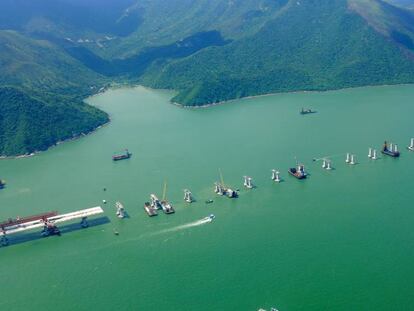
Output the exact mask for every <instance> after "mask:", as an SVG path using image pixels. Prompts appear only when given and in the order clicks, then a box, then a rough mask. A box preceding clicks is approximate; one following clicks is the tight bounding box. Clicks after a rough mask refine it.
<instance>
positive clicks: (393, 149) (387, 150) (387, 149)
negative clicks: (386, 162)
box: [381, 141, 400, 158]
mask: <svg viewBox="0 0 414 311" xmlns="http://www.w3.org/2000/svg"><path fill="white" fill-rule="evenodd" d="M381 152H382V153H383V154H385V155H387V156H390V157H393V158H398V157H399V156H400V152H399V151H398V147H397V145H395V144H392V143H390V144H388V143H387V142H386V141H385V142H384V145H383V147H382V150H381Z"/></svg>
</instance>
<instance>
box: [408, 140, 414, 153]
mask: <svg viewBox="0 0 414 311" xmlns="http://www.w3.org/2000/svg"><path fill="white" fill-rule="evenodd" d="M408 149H409V150H411V151H414V138H411V142H410V145H409V146H408Z"/></svg>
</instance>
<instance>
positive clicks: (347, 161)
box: [345, 153, 351, 163]
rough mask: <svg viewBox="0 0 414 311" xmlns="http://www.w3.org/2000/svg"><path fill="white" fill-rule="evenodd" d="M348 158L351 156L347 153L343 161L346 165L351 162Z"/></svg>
mask: <svg viewBox="0 0 414 311" xmlns="http://www.w3.org/2000/svg"><path fill="white" fill-rule="evenodd" d="M350 157H351V155H350V154H349V153H347V154H346V159H345V162H346V163H349V162H351V159H350Z"/></svg>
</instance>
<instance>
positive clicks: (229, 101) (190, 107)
mask: <svg viewBox="0 0 414 311" xmlns="http://www.w3.org/2000/svg"><path fill="white" fill-rule="evenodd" d="M390 86H414V83H400V84H379V85H365V86H352V87H344V88H339V89H329V90H322V91H316V90H315V91H289V92H276V93H266V94H259V95H251V96H245V97H239V98H234V99H229V100H224V101H220V102H217V103H210V104H202V105H194V106H186V105H183V104H180V103H177V102H173V101H170V103H171V104H173V105H174V106H177V107H180V108H184V109H206V108H210V107H214V106H219V105H223V104H230V103H232V102H235V101H240V100H248V99H254V98H260V97H267V96H274V95H282V94H301V93H315V94H318V93H328V92H338V91H346V90H357V89H362V88H368V87H390ZM154 90H158V89H154Z"/></svg>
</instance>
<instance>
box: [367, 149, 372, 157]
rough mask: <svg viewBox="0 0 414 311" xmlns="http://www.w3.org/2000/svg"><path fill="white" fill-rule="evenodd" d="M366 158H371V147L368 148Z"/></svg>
mask: <svg viewBox="0 0 414 311" xmlns="http://www.w3.org/2000/svg"><path fill="white" fill-rule="evenodd" d="M368 158H372V148H369V149H368Z"/></svg>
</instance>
